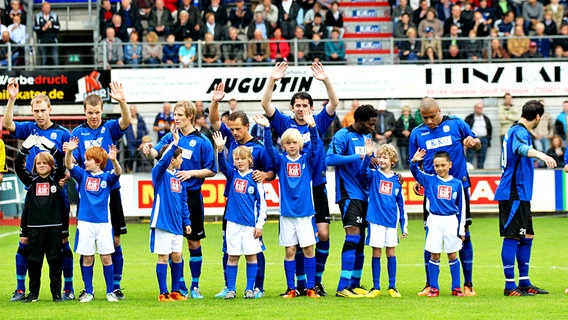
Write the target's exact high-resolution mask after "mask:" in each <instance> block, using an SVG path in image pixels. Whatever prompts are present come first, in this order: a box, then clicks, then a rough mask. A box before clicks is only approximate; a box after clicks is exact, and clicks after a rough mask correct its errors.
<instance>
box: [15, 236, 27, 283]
mask: <svg viewBox="0 0 568 320" xmlns="http://www.w3.org/2000/svg"><path fill="white" fill-rule="evenodd" d="M27 273H28V245H27V244H23V243H21V242H19V243H18V251H17V252H16V285H17V287H16V290H21V291H24V292H26V274H27Z"/></svg>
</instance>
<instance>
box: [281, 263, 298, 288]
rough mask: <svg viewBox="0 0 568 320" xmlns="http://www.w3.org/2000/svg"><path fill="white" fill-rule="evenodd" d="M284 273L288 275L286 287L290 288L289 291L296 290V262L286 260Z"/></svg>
mask: <svg viewBox="0 0 568 320" xmlns="http://www.w3.org/2000/svg"><path fill="white" fill-rule="evenodd" d="M284 272H285V273H286V285H287V286H288V289H296V286H294V274H295V273H296V260H284Z"/></svg>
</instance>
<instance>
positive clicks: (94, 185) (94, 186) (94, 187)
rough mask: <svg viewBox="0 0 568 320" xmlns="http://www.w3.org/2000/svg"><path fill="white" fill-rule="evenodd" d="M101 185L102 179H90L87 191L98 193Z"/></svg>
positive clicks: (87, 183)
mask: <svg viewBox="0 0 568 320" xmlns="http://www.w3.org/2000/svg"><path fill="white" fill-rule="evenodd" d="M100 185H101V179H99V178H93V177H88V178H87V182H86V186H85V189H86V190H87V191H92V192H97V191H99V186H100Z"/></svg>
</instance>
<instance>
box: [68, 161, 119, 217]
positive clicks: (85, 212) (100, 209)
mask: <svg viewBox="0 0 568 320" xmlns="http://www.w3.org/2000/svg"><path fill="white" fill-rule="evenodd" d="M71 176H72V177H73V179H75V181H77V184H78V185H79V196H80V199H81V201H79V208H78V210H77V212H78V213H77V220H80V221H86V222H92V223H107V222H110V211H109V207H108V202H109V198H110V190H111V189H112V187H113V186H114V185H115V184H117V183H118V177H119V176H117V175H115V174H114V171H111V172H108V171H101V172H99V173H96V174H93V173H91V172H89V171H86V170H85V169H83V168H81V167H79V166H77V165H75V166H73V169H71Z"/></svg>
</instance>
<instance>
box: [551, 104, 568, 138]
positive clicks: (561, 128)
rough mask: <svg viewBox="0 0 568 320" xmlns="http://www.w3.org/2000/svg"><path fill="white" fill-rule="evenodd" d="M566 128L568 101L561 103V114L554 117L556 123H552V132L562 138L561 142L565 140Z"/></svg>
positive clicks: (567, 123) (567, 122) (567, 124)
mask: <svg viewBox="0 0 568 320" xmlns="http://www.w3.org/2000/svg"><path fill="white" fill-rule="evenodd" d="M567 126H568V100H566V101H564V102H562V112H560V114H559V115H558V117H556V122H554V131H555V132H556V135H559V136H560V137H562V140H566V132H568V130H567Z"/></svg>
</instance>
